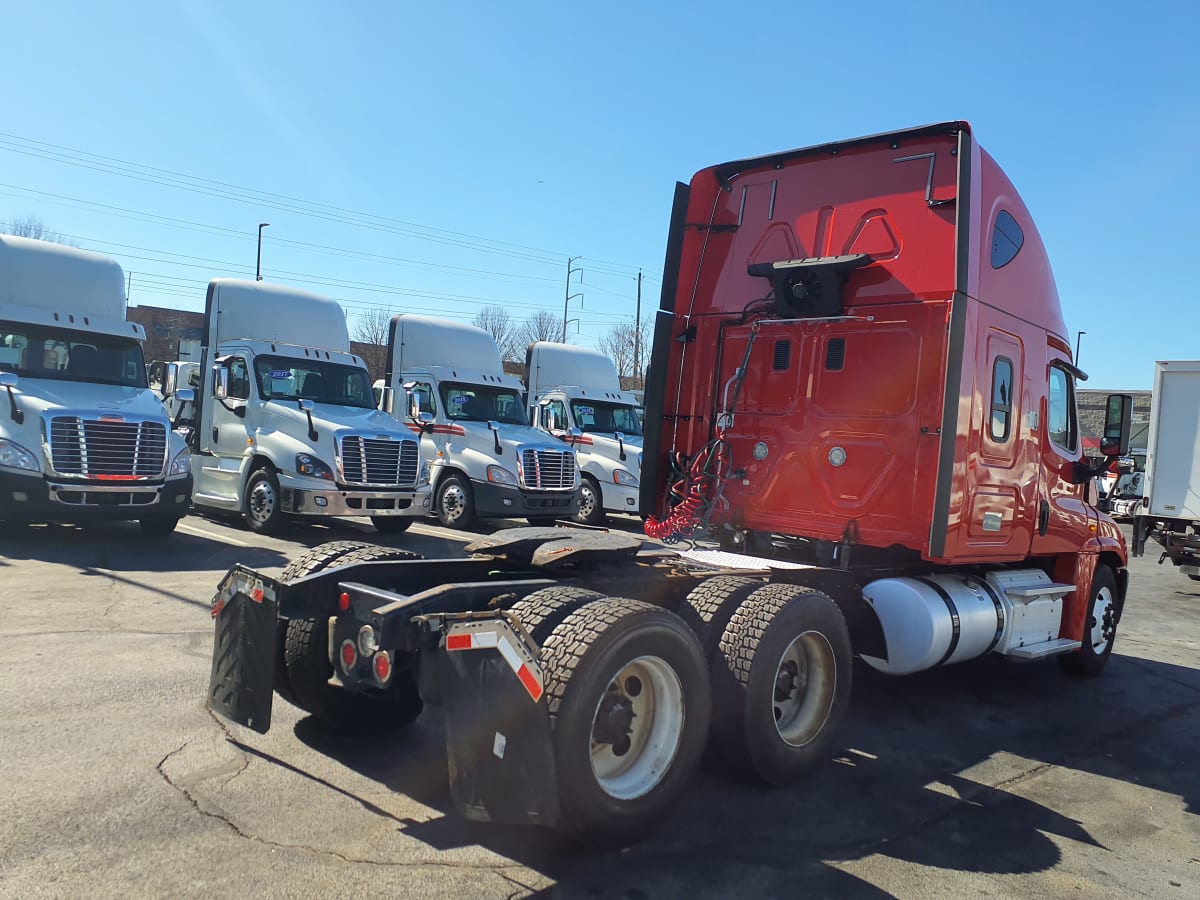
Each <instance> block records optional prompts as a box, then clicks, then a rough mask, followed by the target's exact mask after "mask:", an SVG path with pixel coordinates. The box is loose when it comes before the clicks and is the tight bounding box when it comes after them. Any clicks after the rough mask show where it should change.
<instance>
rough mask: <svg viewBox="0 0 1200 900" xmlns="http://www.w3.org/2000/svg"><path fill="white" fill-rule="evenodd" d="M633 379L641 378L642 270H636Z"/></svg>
mask: <svg viewBox="0 0 1200 900" xmlns="http://www.w3.org/2000/svg"><path fill="white" fill-rule="evenodd" d="M633 377H634V378H636V379H638V380H639V381H641V378H642V270H641V269H638V291H637V312H636V313H635V314H634V318H633Z"/></svg>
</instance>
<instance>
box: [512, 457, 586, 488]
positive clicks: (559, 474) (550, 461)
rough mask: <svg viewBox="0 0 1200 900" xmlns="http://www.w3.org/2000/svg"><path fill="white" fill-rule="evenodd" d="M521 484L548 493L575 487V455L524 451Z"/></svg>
mask: <svg viewBox="0 0 1200 900" xmlns="http://www.w3.org/2000/svg"><path fill="white" fill-rule="evenodd" d="M521 483H522V484H523V485H524V486H525V487H527V488H538V489H540V490H546V491H562V490H571V489H573V488H574V487H575V453H574V452H573V451H571V450H533V449H528V450H522V451H521Z"/></svg>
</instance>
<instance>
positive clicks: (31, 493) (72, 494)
mask: <svg viewBox="0 0 1200 900" xmlns="http://www.w3.org/2000/svg"><path fill="white" fill-rule="evenodd" d="M191 499H192V476H191V475H188V476H187V477H186V478H172V479H171V480H169V481H164V482H159V483H156V484H155V483H146V482H110V483H100V482H72V481H55V480H51V479H47V478H44V477H43V476H41V475H35V474H28V475H26V474H21V473H18V472H13V471H12V470H7V469H6V470H0V518H3V519H13V520H17V521H26V522H53V521H65V522H76V521H83V520H90V519H109V520H121V519H141V518H163V519H179V518H182V517H183V516H184V515H186V514H187V511H188V506H189V505H190V503H191Z"/></svg>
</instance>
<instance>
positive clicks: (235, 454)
mask: <svg viewBox="0 0 1200 900" xmlns="http://www.w3.org/2000/svg"><path fill="white" fill-rule="evenodd" d="M216 365H219V366H221V367H223V368H224V369H225V370H226V371H227V373H228V378H227V381H226V384H227V390H226V393H225V396H224V397H218V396H216V394H217V389H216V381H215V376H214V375H213V374H212V373H210V375H209V393H210V396H209V397H208V398H207V400H206V403H207V404H208V407H209V410H210V411H211V415H209V416H208V417H206V421H205V423H204V429H205V430H204V433H203V434H201V435H200V436H199V438H200V447H201V458H202V460H203V462H202V464H201V465H200V467H199V471H198V472H197V473H196V491H197V492H198V493H202V494H210V495H213V496H216V497H220V498H224V499H227V500H232V499H235V498H236V497H237V495H238V490H239V487H240V485H241V476H242V462H243V459H244V457H245V455H246V447H247V446H249V444H250V440H249V439H250V429H249V427H248V425H247V413H248V406H249V404H250V401H251V392H252V390H253V388H252V387H251V381H252V379H251V377H250V364H249V362H248V361H247V358H246V357H245V356H243V355H240V354H239V355H230V356H226V357H223V358H220V359H217V360H216Z"/></svg>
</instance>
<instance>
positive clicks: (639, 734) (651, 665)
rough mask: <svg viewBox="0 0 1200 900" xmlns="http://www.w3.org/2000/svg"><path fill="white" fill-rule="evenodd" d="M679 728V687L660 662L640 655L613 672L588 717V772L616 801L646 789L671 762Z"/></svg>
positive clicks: (631, 796) (681, 699)
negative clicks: (590, 729)
mask: <svg viewBox="0 0 1200 900" xmlns="http://www.w3.org/2000/svg"><path fill="white" fill-rule="evenodd" d="M682 733H683V686H682V685H681V684H680V683H679V676H678V675H676V674H675V670H674V669H672V668H671V667H670V666H669V665H667V663H666V662H665V661H663V660H662V659H660V658H659V657H657V656H641V657H638V658H637V659H635V660H632V661H631V662H630V663H629V664H628V665H626V666H625V667H624V668H622V669H621V671H620V672H618V673H617V676H616V678H614V679H613V680H612V683H611V684H609V686H608V691H607V692H606V693H605V694H604V696H603V697H601V698H600V702H599V703H598V704H597V705H596V714H595V716H594V717H593V719H592V753H591V755H592V772H593V774H594V775H595V776H596V781H597V783H598V784H599V785H600V788H601V789H602V790H603V791H604V792H605V793H606V794H608V795H609V796H610V797H614V798H615V799H617V800H634V799H636V798H638V797H641V796H643V795H645V794H647V793H649V792H650V791H651V790H652V789H653V788H654V787H655V786H656V785H657V784H658V783H659V782H660V781H661V780H662V779H663V776H664V775H665V774H666V773H667V771H668V770H669V769H670V767H671V763H672V762H673V761H674V759H675V755H676V753H677V752H678V750H679V740H680V736H681V735H682Z"/></svg>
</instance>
